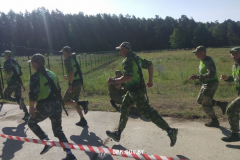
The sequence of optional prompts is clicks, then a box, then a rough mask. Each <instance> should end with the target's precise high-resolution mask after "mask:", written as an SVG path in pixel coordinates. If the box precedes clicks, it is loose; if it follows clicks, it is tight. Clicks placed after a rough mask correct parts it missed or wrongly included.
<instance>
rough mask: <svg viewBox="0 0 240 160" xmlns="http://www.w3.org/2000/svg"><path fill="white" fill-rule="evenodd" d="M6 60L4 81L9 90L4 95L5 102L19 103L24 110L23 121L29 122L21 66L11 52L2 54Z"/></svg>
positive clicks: (7, 51)
mask: <svg viewBox="0 0 240 160" xmlns="http://www.w3.org/2000/svg"><path fill="white" fill-rule="evenodd" d="M2 55H3V56H4V58H5V60H6V61H5V62H4V67H3V68H4V72H5V77H4V81H6V83H7V88H6V89H5V91H4V93H3V97H4V99H5V100H8V101H12V102H17V103H18V104H19V108H20V110H23V112H24V113H25V114H24V117H23V118H22V120H24V121H27V120H28V118H29V113H28V110H27V107H26V105H25V104H24V100H23V98H21V97H22V91H21V88H22V80H21V78H20V76H22V71H21V66H20V65H19V64H18V62H17V60H16V59H13V58H12V52H11V51H9V50H5V51H4V53H3V54H2ZM13 92H14V97H12V96H11V95H12V93H13Z"/></svg>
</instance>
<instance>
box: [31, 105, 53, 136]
mask: <svg viewBox="0 0 240 160" xmlns="http://www.w3.org/2000/svg"><path fill="white" fill-rule="evenodd" d="M37 110H38V112H36V116H35V118H32V117H30V118H29V120H28V127H29V128H30V129H31V130H32V131H33V133H34V134H35V135H36V136H37V137H38V138H39V139H46V138H48V136H47V134H46V133H45V132H44V131H43V130H42V129H41V127H40V126H39V125H38V123H39V122H42V121H43V120H45V119H46V118H48V117H49V116H51V115H52V114H53V112H54V108H53V106H52V105H51V103H50V104H49V102H46V103H43V104H38V105H37Z"/></svg>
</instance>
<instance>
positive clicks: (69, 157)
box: [62, 153, 77, 160]
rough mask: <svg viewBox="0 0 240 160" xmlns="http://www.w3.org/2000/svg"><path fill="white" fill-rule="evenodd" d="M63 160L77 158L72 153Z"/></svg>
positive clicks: (74, 159) (75, 159)
mask: <svg viewBox="0 0 240 160" xmlns="http://www.w3.org/2000/svg"><path fill="white" fill-rule="evenodd" d="M62 160H77V158H76V157H75V156H74V155H73V154H72V153H71V154H67V156H66V158H63V159H62Z"/></svg>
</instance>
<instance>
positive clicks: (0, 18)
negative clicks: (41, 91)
mask: <svg viewBox="0 0 240 160" xmlns="http://www.w3.org/2000/svg"><path fill="white" fill-rule="evenodd" d="M123 41H129V42H130V43H131V44H132V48H133V50H135V51H142V50H158V49H170V48H195V47H196V46H198V45H204V46H206V47H222V46H229V45H230V46H236V45H239V43H240V21H237V22H235V21H232V20H230V19H229V20H226V21H224V22H223V23H219V22H218V21H215V22H207V23H202V22H196V21H195V20H194V19H193V18H188V17H187V16H186V15H182V16H181V17H180V18H179V19H174V18H172V17H169V16H168V17H166V18H164V19H163V18H161V17H159V16H157V15H156V16H155V18H148V19H146V18H136V17H135V16H130V15H126V16H123V15H122V14H120V15H115V14H113V15H110V14H97V15H84V13H82V12H79V13H78V14H63V13H62V12H61V11H59V10H52V11H49V10H47V9H45V8H43V7H42V8H38V9H36V10H33V11H32V12H27V11H26V12H25V13H21V12H20V13H15V12H14V11H12V10H10V11H9V12H8V13H7V14H5V13H3V12H0V43H1V44H14V45H17V46H25V47H27V48H39V49H45V50H60V49H61V48H62V47H63V46H66V45H69V46H71V47H72V49H73V51H75V52H80V53H83V52H98V51H107V50H113V49H114V48H115V47H116V46H118V45H119V44H120V43H121V42H123Z"/></svg>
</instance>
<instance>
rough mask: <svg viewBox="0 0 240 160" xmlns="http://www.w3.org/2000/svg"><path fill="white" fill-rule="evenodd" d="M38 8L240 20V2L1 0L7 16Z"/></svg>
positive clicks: (236, 0)
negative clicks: (10, 13) (12, 12)
mask: <svg viewBox="0 0 240 160" xmlns="http://www.w3.org/2000/svg"><path fill="white" fill-rule="evenodd" d="M38 7H45V8H46V9H49V10H55V9H58V10H60V11H62V12H63V13H72V14H74V13H78V12H83V13H84V14H88V15H96V14H98V13H109V14H116V15H119V14H123V15H126V14H129V15H135V16H136V17H140V18H143V17H144V18H155V15H159V16H160V17H162V18H165V17H166V16H170V17H173V18H174V19H178V18H180V16H181V15H186V16H187V17H189V18H193V19H194V20H195V21H197V22H199V21H200V22H207V21H208V22H211V21H212V22H214V21H216V20H218V21H219V22H223V21H225V20H227V19H232V20H234V21H240V0H201V1H197V0H64V1H61V0H37V1H36V0H1V5H0V11H1V12H5V13H7V12H8V11H9V10H10V9H12V10H13V11H14V12H17V13H19V12H20V11H21V12H23V13H24V12H25V10H28V11H32V10H33V9H36V8H38Z"/></svg>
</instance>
